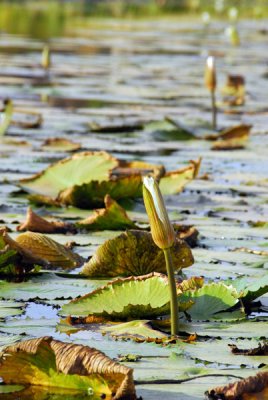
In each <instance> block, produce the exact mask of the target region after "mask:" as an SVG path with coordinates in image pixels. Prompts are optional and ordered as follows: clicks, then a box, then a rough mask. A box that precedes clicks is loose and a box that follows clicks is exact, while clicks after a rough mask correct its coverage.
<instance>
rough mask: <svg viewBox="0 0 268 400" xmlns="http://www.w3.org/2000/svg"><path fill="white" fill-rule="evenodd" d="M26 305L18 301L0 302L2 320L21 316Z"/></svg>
mask: <svg viewBox="0 0 268 400" xmlns="http://www.w3.org/2000/svg"><path fill="white" fill-rule="evenodd" d="M0 295H1V293H0ZM24 307H25V303H19V302H16V301H9V300H0V320H1V319H2V318H6V317H9V316H14V315H21V314H22V313H23V308H24Z"/></svg>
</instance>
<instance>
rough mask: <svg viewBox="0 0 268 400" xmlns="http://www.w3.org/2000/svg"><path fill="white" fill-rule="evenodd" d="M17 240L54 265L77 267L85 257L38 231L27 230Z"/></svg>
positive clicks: (22, 245)
mask: <svg viewBox="0 0 268 400" xmlns="http://www.w3.org/2000/svg"><path fill="white" fill-rule="evenodd" d="M16 242H17V243H18V244H19V245H20V246H21V247H23V248H24V249H26V250H27V251H29V252H31V254H33V255H36V256H38V257H40V258H41V259H42V260H45V261H46V262H47V263H48V264H50V265H52V266H54V267H61V268H75V267H77V266H79V265H81V264H82V261H83V259H82V258H81V257H80V256H79V255H78V254H75V253H73V252H72V251H71V250H69V249H68V248H66V247H65V246H63V245H62V244H60V243H57V242H55V240H53V239H51V238H50V237H48V236H45V235H43V234H41V233H37V232H25V233H22V234H21V235H19V236H18V237H17V239H16Z"/></svg>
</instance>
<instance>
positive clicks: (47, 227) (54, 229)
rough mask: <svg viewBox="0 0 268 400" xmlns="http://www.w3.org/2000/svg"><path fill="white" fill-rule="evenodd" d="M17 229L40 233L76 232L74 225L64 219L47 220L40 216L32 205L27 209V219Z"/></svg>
mask: <svg viewBox="0 0 268 400" xmlns="http://www.w3.org/2000/svg"><path fill="white" fill-rule="evenodd" d="M17 231H20V232H23V231H31V232H39V233H66V232H68V231H69V232H74V231H75V227H74V225H71V224H68V223H66V222H62V221H47V220H46V219H44V218H42V217H39V215H37V214H36V213H35V212H34V211H33V210H32V209H31V207H29V208H28V210H27V216H26V221H25V222H23V223H22V224H20V225H19V226H18V227H17Z"/></svg>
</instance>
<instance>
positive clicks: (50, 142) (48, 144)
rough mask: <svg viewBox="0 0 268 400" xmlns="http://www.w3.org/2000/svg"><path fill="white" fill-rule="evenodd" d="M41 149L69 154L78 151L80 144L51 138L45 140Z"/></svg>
mask: <svg viewBox="0 0 268 400" xmlns="http://www.w3.org/2000/svg"><path fill="white" fill-rule="evenodd" d="M41 148H42V150H45V151H57V152H61V151H62V152H67V151H70V152H71V151H77V150H79V149H80V148H81V144H80V143H75V142H73V141H72V140H68V139H65V138H53V139H47V140H45V141H44V143H43V144H42V146H41Z"/></svg>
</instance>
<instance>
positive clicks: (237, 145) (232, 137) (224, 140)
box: [212, 125, 251, 150]
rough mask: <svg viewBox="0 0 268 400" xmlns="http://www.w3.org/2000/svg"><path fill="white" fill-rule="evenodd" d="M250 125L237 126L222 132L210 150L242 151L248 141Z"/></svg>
mask: <svg viewBox="0 0 268 400" xmlns="http://www.w3.org/2000/svg"><path fill="white" fill-rule="evenodd" d="M250 129H251V125H237V126H233V127H231V128H228V129H226V130H224V131H222V132H221V133H220V134H219V135H218V136H217V139H219V140H217V141H216V142H215V144H214V145H213V146H212V150H236V149H243V148H244V147H245V145H246V143H247V141H248V138H249V133H250Z"/></svg>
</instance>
